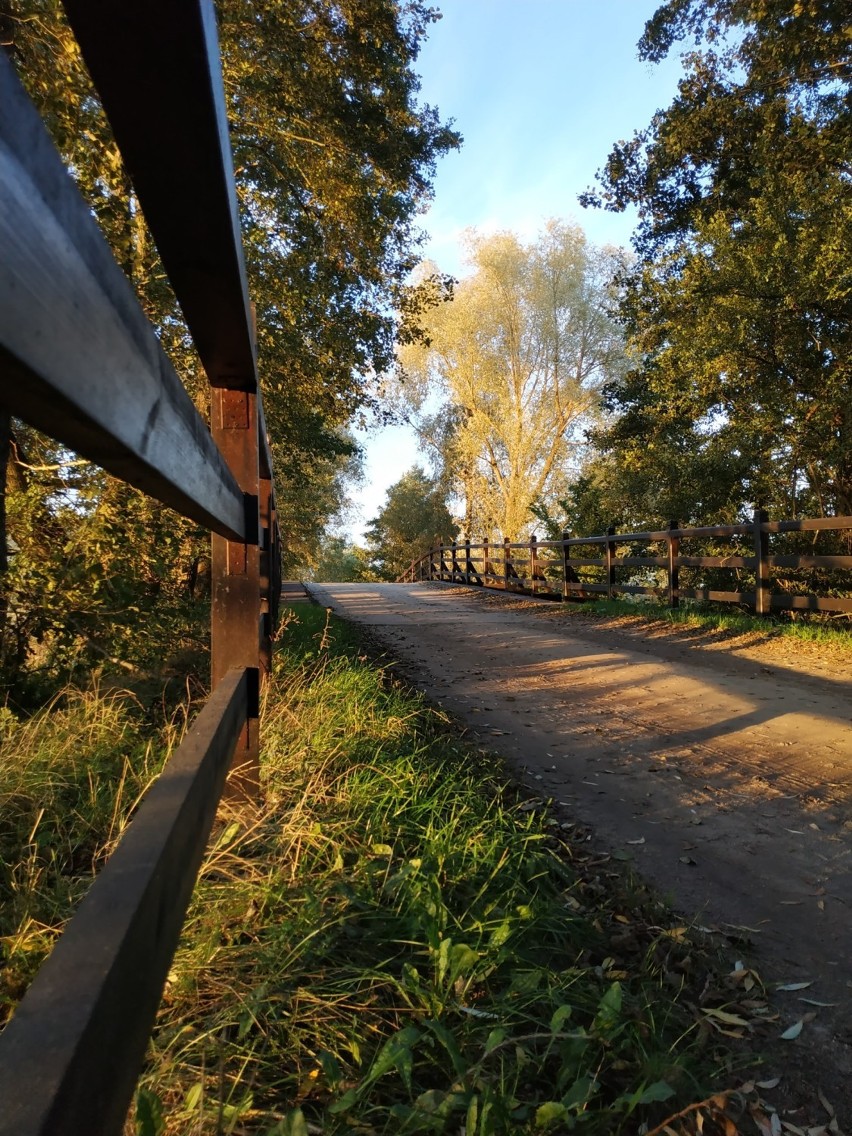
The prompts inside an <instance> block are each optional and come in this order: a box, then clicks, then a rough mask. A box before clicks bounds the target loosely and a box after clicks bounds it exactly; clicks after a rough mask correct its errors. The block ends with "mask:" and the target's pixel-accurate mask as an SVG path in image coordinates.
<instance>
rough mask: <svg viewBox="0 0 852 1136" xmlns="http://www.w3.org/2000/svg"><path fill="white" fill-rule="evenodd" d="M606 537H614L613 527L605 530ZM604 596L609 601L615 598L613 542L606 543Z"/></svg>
mask: <svg viewBox="0 0 852 1136" xmlns="http://www.w3.org/2000/svg"><path fill="white" fill-rule="evenodd" d="M606 535H607V536H608V537H610V536H615V525H610V526H609V528H608V529H607V530H606ZM606 596H607V599H609V600H611V599H614V598H615V541H614V540H608V541H607V542H606Z"/></svg>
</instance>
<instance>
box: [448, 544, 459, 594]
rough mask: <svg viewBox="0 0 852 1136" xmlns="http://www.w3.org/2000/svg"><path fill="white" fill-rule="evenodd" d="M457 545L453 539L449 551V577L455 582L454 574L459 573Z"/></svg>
mask: <svg viewBox="0 0 852 1136" xmlns="http://www.w3.org/2000/svg"><path fill="white" fill-rule="evenodd" d="M458 553H459V546H458V542H457V541H455V540H454V541H453V547H452V550H451V552H450V566H451V570H450V578H451V580H452V582H453V583H455V582H456V576H458V574H459V555H458Z"/></svg>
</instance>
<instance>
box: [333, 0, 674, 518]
mask: <svg viewBox="0 0 852 1136" xmlns="http://www.w3.org/2000/svg"><path fill="white" fill-rule="evenodd" d="M437 6H438V7H439V8H440V10H441V11H442V13H443V18H442V19H441V20H440V21H439V22H438V23H437V24H434V25H433V26H432V29H431V33H430V37H429V40H428V41H427V42H426V44H425V45H424V47H423V50H422V52H421V55H420V58H419V60H418V64H417V70H418V72H419V74H420V75H421V78H422V90H421V102H425V103H429V104H431V105H434V106H437V107H438V108H439V110H440V112H441V115H442V117H443V118H445V119H446V118H452V119H454V120H455V125H456V128H457V129H458V130H460V131H461V133H462V134H463V135H464V144H463V146H462V148H461V150H460V151H459V152H458V153H455V154H450V155H448V156H447V157H446V158H444V159H443V161H442V162H441V163H440V165H439V167H438V173H437V177H436V179H435V198H434V202H433V204H432V207H431V209H430V210H429V212H428V213H427V214H426V215H425V216H424V218H423V227H424V229H426V230H427V232H428V233H429V240H428V243H427V244H426V246H425V248H424V254H425V255H426V256H428V257H429V258H430V259H432V260H434V261H435V262H436V263H437V264H438V266H439V268H440V269H441V270H443V271H446V272H451V273H453V275H456V276H461V275H463V274H464V272H465V265H464V257H463V250H462V247H461V238H462V235H463V233H464V231H465V230H466V229H468V228H472V227H473V228H476V229H478V230H480V231H481V232H494V231H497V230H500V229H511V230H513V231H515V232H517V233H520V234H521V235H523V236H526V237H532V236H533V235H534V234H535V233H536V232H537V231H538V229H539V228H540V226H541V224H542V222H543V221H545V220H546V219H547V218H549V217H560V218H565V219H568V220H572V221H575V222H577V223H578V224H580V225H581V226H582V227H583V228H584V229H585V231H586V233H587V234H588V236H589V238H590V240H592V241H594V242H595V243H596V244H621V245H627V244H628V243H629V241H630V233H631V229H632V226H633V218H632V217H631V216H629V215H615V214H611V213H605V212H603V211H601V210H587V209H582V208H581V206H580V205H579V203H578V201H577V195H578V194H579V193H581V192H582V191H583V190H584V189H586V188H587V187H588V186H590V185H591V184H592V183H593V181H594V176H595V171H596V170H597V169H599V168H600V167H601V165H602V164H603V163H604V161H605V159H606V157H607V154H608V153H609V149H610V147H611V145H612V143H613V142H615V141H617V140H619V139H622V138H629V137H630V136H631V135H632V134H633V132H634V130H637V129H641V128H642V127H644V126H646V125H647V124H648V122H649V121H650V119H651V116H652V115H653V113H654V111H655V110H657V109H658V108H660V107H665V106H667V105H668V104H669V103H670V102H671V100H672V97H673V96H674V94H675V90H676V84H677V80H678V78H679V76H680V74H681V65H680V61H679V59H678V58H677V56H675V57H674V58H673V59H669V60H666V61H664V62H663V63H662V64H659V65H657V66H654V67H652V66H651V65H649V64H646V63H641V62H640V61H639V60H638V59H637V58H636V43H637V41H638V39H639V37H640V35H641V34H642V30H643V28H644V25H645V21H646V20H647V19H648V18H649V17H650V16H651V15H652V14H653V12H654V10H655V8H656V7H657V4H656V3H654V2H651V0H647V2H646V0H438V2H437ZM359 439H360V441H361V442H362V444H363V445H364V446H365V450H366V459H367V460H366V474H367V477H366V481H365V483H364V485H363V486H361V487H360V488H359V489H358V491H357V493H356V495H355V496H356V500H357V503H358V505H359V507H360V517H353V519H352V521H351V523H350V524H349V525H348V526H347V529H348V531H350V532H351V533H352V534H353V535H354V536H355V537H356V539H360V533H361V529H362V526H363V525H364V523H365V522H367V521H368V520H369V519H370V518H371V517H373V516H375V514H376V512H377V511H378V509H380V508H381V506H382V504H383V503H384V500H385V492H386V490H387V489H388V487H389V486H390V485H392V484H393V483H394V482H395V481H397V480H398V479H399V477H400V476H401V475H402V474H403V473H404V472H405V471H406V470H407V469H409V468H410V467H411V465H413V464H414V463H415V462H417V461H420V462H423V458H422V457H420V455H419V454H418V452H417V444H416V440H415V439H414V436H413V435H412V434H411V433H410V431H407V430H405V429H404V428H388V429H385V430H382V431H379V432H372V433H367V434H362V435H359Z"/></svg>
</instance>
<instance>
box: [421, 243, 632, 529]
mask: <svg viewBox="0 0 852 1136" xmlns="http://www.w3.org/2000/svg"><path fill="white" fill-rule="evenodd" d="M469 260H470V264H471V266H472V268H473V273H472V274H471V275H470V276H469V277H466V278H465V279H464V280H463V281H462V282H461V283H460V284H458V286H457V287H456V288H455V291H454V294H453V297H452V301H451V302H450V303H444V304H435V305H434V306H433V307H432V308H431V309H430V310H429V312H428V315H426V316H424V323H425V326H426V329H427V333H428V340H427V341H426V342H424V343H419V344H414V345H411V346H408V347H406V348H405V349H404V350H403V351H402V352H401V364H402V372H401V378H402V386H401V392H402V397H403V399H404V400H406V401H407V403H408V405H409V408H410V410H411V412H412V415H413V420H414V424H415V426H416V428H417V430H418V433H419V434H420V437H421V441H422V443H423V444H424V446H426V447H428V449H429V450H430V452H431V453H432V454H433V455H434V456H435V459H436V464H437V465H438V466H439V467H440V468H441V470H442V476H443V479H444V480H445V481H446V482H447V484H448V485H450V486H452V488H453V490H454V491H455V492H456V493H457V494H458V495H459V496H460V497H461V498H462V500H463V501H464V506H465V523H464V527H465V532H466V535H468V536H472V535H474V534H476V535H481V534H483V533H488V534H489V535H490V534H493V532H494V531H495V530H496V531H497V532H499V533H500V535H501V536H507V537H509V538H510V539H511V540H517V539H520V538H521V537H522V536H523V534H524V533H525V532H526V530H527V528H528V524H529V509H530V505H531V504H532V503H533V502H535V501H537V500H538V501H545V502H547V501H552V500H553V499H555V498H556V497H558V495H559V494H560V493H561V492H564V490H565V487H566V485H567V484H568V482H569V480H570V477H571V473H572V472H573V470H575V469H576V467H577V465H578V463H579V459H580V457H581V455H582V453H583V449H584V436H583V431H584V429H586V428H588V426H589V425H590V424H591V422H592V421H593V419H594V416H595V412H596V410H597V405H598V395H597V392H598V389H599V387H600V385H601V384H602V382H603V381H604V380H605V379H609V380H613V379H614V378H615V376H616V375H617V374H618V373H620V370H621V364H622V344H621V337H620V335H619V333H618V331H617V329H616V328H615V325H614V324H613V322H612V320H611V319H610V318H609V316H608V314H607V308H608V307H609V306H610V303H611V299H612V297H611V294H610V291H609V279H610V277H611V276H612V273H613V271H614V270H615V267H616V265H618V264H620V259H619V258H618V257H617V256H616V254H615V253H614V252H613V251H612V250H606V249H604V250H601V249H595V248H593V247H592V246H590V245H589V244H588V242H587V241H586V238H585V236H584V234H583V233H582V231H581V230H580V229H578V228H577V227H576V226H571V225H566V224H563V223H560V222H558V221H550V222H549V223H548V224H547V225H546V226H545V228H544V230H543V231H542V232H541V233H540V234H539V236H538V237H537V238H536V239H535V240H534V241H531V242H530V243H528V244H525V243H524V242H522V241H521V240H520V239H519V238H518V237H517V236H516V235H515V234H514V233H498V234H495V235H494V236H491V237H476V236H475V237H473V238H471V241H470V256H469ZM436 401H440V404H441V405H440V406H439V408H438V409H437V411H436V410H434V404H435V402H436Z"/></svg>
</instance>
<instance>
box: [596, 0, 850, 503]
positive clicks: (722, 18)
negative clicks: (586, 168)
mask: <svg viewBox="0 0 852 1136" xmlns="http://www.w3.org/2000/svg"><path fill="white" fill-rule="evenodd" d="M687 37H693V38H694V39H695V41H696V43H697V44H699V45H700V47H701V49H700V50H696V51H694V52H691V53H690V54H688V55H686V56H685V66H686V74H685V77H684V78H683V80H682V81H681V83H680V86H679V93H678V96H677V98H676V99H675V101H674V102H673V103H672V105H671V106H670V107H669V108H668V109H667V110H665V111H660V112H658V113H657V114H656V115H655V117H654V119H653V121H652V123H651V124H650V126H649V127H648V129H647V130H645V131H643V132H641V133H639V134H637V135H636V136H635V137H634V138H633V139H632V140H631V141H630V142H627V143H620V144H618V145H617V146H616V147H615V148H614V149H613V151H612V153H611V154H610V157H609V160H608V163H607V165H606V167H605V169H604V171H603V172H602V174H601V175H600V178H601V186H602V189H601V192H600V193H589V194H587V195H586V196H585V203H586V204H597V205H605V206H606V207H607V208H610V209H615V210H621V209H624V208H625V207H626V206H627V205H630V204H633V205H636V206H637V207H638V210H639V226H638V228H637V231H636V236H635V239H634V248H635V251H636V253H637V260H636V264H635V268H634V270H633V272H632V273H631V274H630V275H629V277H628V278H627V279H626V281H625V290H624V301H623V305H622V317H623V319H624V321H625V325H626V328H627V331H628V335H629V340H630V344H631V347H632V349H633V352H634V356H635V358H636V359H637V360H638V364H637V365H636V366H635V367H634V368H633V369H632V370H631V371H630V372H629V373H628V374H627V375H626V376H625V377H624V379H623V380H619V381H618V382H616V383H614V384H611V385H610V386H609V387H608V388H607V390H606V391H605V398H606V401H607V404H608V406H609V407H610V409H611V410H613V411H614V412H616V414H617V416H618V417H617V419H616V421H615V422H614V423H613V424H612V425H611V427H610V428H609V429H608V430H607V431H606V432H604V434H603V435H602V436H601V439H600V440H601V442H602V444H603V446H604V448H605V449H607V450H608V451H609V452H610V453H611V454H613V455H614V456H615V457H616V458H617V459H618V464H619V465H620V466H623V465H627V466H629V467H630V468H631V469H632V470H633V471H634V472H636V473H637V474H638V475H639V478H638V480H639V481H640V482H643V483H644V486H645V490H644V492H645V496H646V498H647V497H651V498H654V499H655V500H656V504H655V505H654V506H653V507H652V504H651V502H650V501H649V502H648V506H649V508H651V512H652V515H651V516H648V517H647V518H646V519H647V520H649V521H650V520H653V519H657V520H663V519H665V518H666V517H667V516H669V515H677V516H680V517H681V518H693V519H696V520H701V519H709V518H710V517H711V516H712V517H714V518H719V517H720V516H724V515H729V516H731V517H735V516H737V515H738V514H740V513H742V511H743V510H744V509H746V508H747V507H751V506H753V505H755V504H759V505H764V506H767V507H775V508H776V509H778V510H779V511H782V512H784V513H788V514H789V513H796V512H808V513H811V512H817V513H833V512H838V513H849V512H850V511H852V350H851V349H852V269H850V263H849V258H848V251H847V250H848V248H849V247H850V242H852V184H851V183H850V180H849V165H848V162H849V152H850V143H852V103H850V98H849V80H850V77H852V52H850V40H849V35H848V6H847V5H846V4H844V3H840V2H839V0H808V2H794V0H771V2H769V3H765V2H764V0H712V2H710V3H708V2H706V0H701V2H700V3H699V2H698V0H670V2H669V3H667V4H664V5H662V6H661V7H660V8H659V9H658V11H657V12H656V14H655V15H654V17H653V18H652V19H651V20H650V21H649V23H648V25H647V26H646V29H645V35H644V37H643V39H642V41H641V42H640V55H641V56H642V57H643V58H645V59H648V60H651V61H654V60H658V59H660V58H662V57H663V56H664V55H665V54H666V53H667V52H668V51H669V50H670V49H671V47H672V45H673V44H674V43H676V42H678V41H680V40H682V39H685V38H687ZM708 479H709V481H708Z"/></svg>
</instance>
